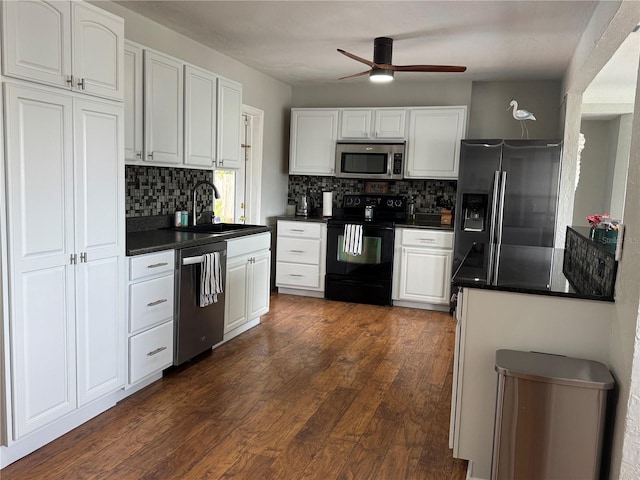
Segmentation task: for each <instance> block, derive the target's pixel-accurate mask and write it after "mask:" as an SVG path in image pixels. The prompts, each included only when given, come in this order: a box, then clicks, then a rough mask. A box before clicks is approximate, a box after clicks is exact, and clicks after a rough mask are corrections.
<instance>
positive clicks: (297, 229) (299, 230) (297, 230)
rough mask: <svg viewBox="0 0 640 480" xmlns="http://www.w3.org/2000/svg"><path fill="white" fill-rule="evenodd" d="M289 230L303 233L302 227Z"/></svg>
mask: <svg viewBox="0 0 640 480" xmlns="http://www.w3.org/2000/svg"><path fill="white" fill-rule="evenodd" d="M289 231H290V232H300V233H304V229H302V228H292V229H291V230H289Z"/></svg>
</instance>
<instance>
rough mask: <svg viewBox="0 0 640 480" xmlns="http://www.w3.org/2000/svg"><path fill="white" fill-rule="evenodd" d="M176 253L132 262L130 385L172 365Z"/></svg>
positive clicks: (130, 283)
mask: <svg viewBox="0 0 640 480" xmlns="http://www.w3.org/2000/svg"><path fill="white" fill-rule="evenodd" d="M174 259H175V255H174V251H173V250H165V251H162V252H155V253H150V254H147V255H139V256H135V257H131V258H129V276H128V278H129V284H128V287H127V290H128V291H127V294H128V305H129V314H128V316H129V333H128V337H129V339H128V348H129V354H128V362H129V371H128V373H129V378H128V384H129V385H133V384H135V383H137V382H140V381H141V380H144V379H145V378H148V377H150V376H151V375H152V374H158V373H160V372H162V370H163V369H165V368H167V367H168V366H170V365H171V364H172V363H173V315H174V308H173V306H174V296H175V294H174Z"/></svg>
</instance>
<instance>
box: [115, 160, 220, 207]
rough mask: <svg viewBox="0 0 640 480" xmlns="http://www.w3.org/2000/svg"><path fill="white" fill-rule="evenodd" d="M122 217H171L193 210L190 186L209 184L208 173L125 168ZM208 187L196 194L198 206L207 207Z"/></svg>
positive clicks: (137, 167)
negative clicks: (124, 210)
mask: <svg viewBox="0 0 640 480" xmlns="http://www.w3.org/2000/svg"><path fill="white" fill-rule="evenodd" d="M125 176H126V185H127V186H126V192H127V196H126V216H127V217H147V216H151V215H168V214H173V213H174V212H175V211H176V210H188V211H189V212H191V210H192V207H193V187H194V186H195V184H196V183H197V182H200V181H203V180H207V181H209V182H213V172H212V171H211V170H189V169H184V168H170V167H148V166H140V165H126V167H125ZM212 202H213V193H212V191H211V189H209V188H201V189H199V191H198V203H199V204H200V205H211V203H212Z"/></svg>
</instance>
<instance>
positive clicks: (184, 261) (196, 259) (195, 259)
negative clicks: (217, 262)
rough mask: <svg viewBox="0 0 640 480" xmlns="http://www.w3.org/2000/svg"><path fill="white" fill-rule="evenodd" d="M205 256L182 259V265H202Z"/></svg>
mask: <svg viewBox="0 0 640 480" xmlns="http://www.w3.org/2000/svg"><path fill="white" fill-rule="evenodd" d="M203 257H204V255H200V256H198V257H187V258H183V259H182V265H195V264H196V263H202V258H203Z"/></svg>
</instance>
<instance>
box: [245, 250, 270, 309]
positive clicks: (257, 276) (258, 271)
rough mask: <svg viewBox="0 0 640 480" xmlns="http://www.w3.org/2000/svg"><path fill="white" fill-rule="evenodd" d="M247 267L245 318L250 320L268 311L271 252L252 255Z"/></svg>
mask: <svg viewBox="0 0 640 480" xmlns="http://www.w3.org/2000/svg"><path fill="white" fill-rule="evenodd" d="M251 258H252V261H251V267H250V269H249V280H248V282H247V283H248V286H249V292H248V298H247V319H248V320H252V319H254V318H257V317H259V316H260V315H264V314H265V313H267V312H268V311H269V292H270V290H271V252H269V251H267V252H262V253H258V254H255V255H253V256H252V257H251Z"/></svg>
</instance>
